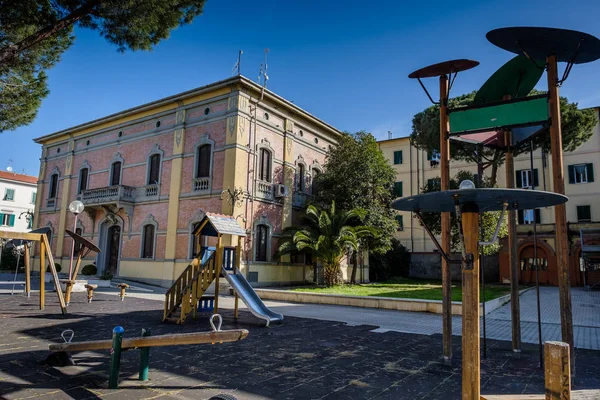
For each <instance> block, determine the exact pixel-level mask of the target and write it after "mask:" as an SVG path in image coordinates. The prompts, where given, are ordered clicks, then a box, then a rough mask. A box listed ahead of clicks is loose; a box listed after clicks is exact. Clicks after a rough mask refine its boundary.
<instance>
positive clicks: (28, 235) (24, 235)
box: [0, 228, 67, 314]
mask: <svg viewBox="0 0 600 400" xmlns="http://www.w3.org/2000/svg"><path fill="white" fill-rule="evenodd" d="M46 233H47V229H46V228H41V229H36V230H34V231H31V232H9V231H3V230H0V239H20V240H23V241H25V242H33V243H39V245H40V310H43V309H44V307H45V295H46V287H45V286H46V285H45V281H44V275H45V273H46V271H45V269H46V267H45V266H46V257H47V258H48V266H49V268H50V273H51V274H52V279H53V281H54V287H55V288H56V295H57V296H58V302H59V305H60V309H61V311H62V313H63V314H66V313H67V306H66V304H65V298H64V296H63V292H62V290H61V287H60V282H59V280H58V273H57V272H56V267H55V265H54V257H53V256H52V250H51V249H50V243H49V242H48V236H46ZM25 292H26V293H27V296H28V297H29V295H30V293H31V260H30V254H29V247H28V246H27V245H25Z"/></svg>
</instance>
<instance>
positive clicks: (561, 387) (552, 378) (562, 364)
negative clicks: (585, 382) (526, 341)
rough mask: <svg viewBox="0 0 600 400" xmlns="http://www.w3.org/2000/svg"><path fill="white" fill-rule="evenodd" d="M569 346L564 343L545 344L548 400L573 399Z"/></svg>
mask: <svg viewBox="0 0 600 400" xmlns="http://www.w3.org/2000/svg"><path fill="white" fill-rule="evenodd" d="M569 347H570V346H569V345H568V344H567V343H563V342H546V343H545V344H544V359H545V360H546V362H545V377H546V385H545V388H546V400H569V399H570V398H571V367H570V363H569V353H570V351H569Z"/></svg>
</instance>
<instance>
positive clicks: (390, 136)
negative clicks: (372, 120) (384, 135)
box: [388, 131, 392, 140]
mask: <svg viewBox="0 0 600 400" xmlns="http://www.w3.org/2000/svg"><path fill="white" fill-rule="evenodd" d="M391 138H392V131H388V140H390V139H391Z"/></svg>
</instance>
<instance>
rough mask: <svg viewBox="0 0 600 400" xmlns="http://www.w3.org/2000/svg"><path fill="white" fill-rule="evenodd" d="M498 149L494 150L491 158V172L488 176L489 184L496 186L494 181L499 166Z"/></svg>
mask: <svg viewBox="0 0 600 400" xmlns="http://www.w3.org/2000/svg"><path fill="white" fill-rule="evenodd" d="M498 155H499V150H494V158H493V160H492V174H491V176H490V184H491V186H492V187H494V186H496V181H497V180H498V167H499V163H498V160H499V158H500V157H499V156H498Z"/></svg>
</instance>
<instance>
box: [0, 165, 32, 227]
mask: <svg viewBox="0 0 600 400" xmlns="http://www.w3.org/2000/svg"><path fill="white" fill-rule="evenodd" d="M36 192H37V177H35V176H29V175H23V174H16V173H14V172H7V171H0V196H1V197H0V229H2V230H7V231H17V232H26V231H28V230H30V229H31V219H32V218H33V211H34V207H35V198H36Z"/></svg>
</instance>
